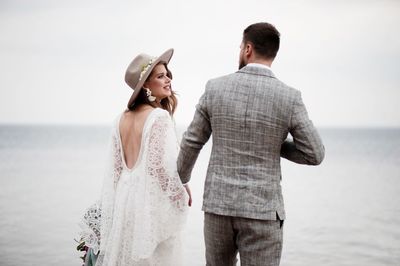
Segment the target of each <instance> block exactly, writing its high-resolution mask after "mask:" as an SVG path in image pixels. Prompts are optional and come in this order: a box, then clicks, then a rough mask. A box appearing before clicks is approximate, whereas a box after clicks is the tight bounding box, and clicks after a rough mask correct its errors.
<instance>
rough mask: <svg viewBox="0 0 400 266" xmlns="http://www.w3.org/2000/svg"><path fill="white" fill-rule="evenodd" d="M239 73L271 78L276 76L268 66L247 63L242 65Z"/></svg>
mask: <svg viewBox="0 0 400 266" xmlns="http://www.w3.org/2000/svg"><path fill="white" fill-rule="evenodd" d="M237 72H238V73H246V74H250V75H258V76H267V77H271V78H276V77H275V75H274V73H272V71H271V70H270V69H268V68H263V67H257V66H252V65H247V66H244V67H242V68H241V69H239V70H238V71H237Z"/></svg>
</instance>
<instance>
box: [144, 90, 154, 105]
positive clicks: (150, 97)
mask: <svg viewBox="0 0 400 266" xmlns="http://www.w3.org/2000/svg"><path fill="white" fill-rule="evenodd" d="M144 89H145V90H146V96H147V99H148V100H149V102H154V101H155V100H156V97H154V96H152V95H151V90H150V89H149V88H144Z"/></svg>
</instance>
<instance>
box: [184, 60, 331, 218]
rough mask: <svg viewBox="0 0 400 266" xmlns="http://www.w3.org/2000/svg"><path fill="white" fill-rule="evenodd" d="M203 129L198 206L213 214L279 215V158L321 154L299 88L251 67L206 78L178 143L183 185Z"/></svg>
mask: <svg viewBox="0 0 400 266" xmlns="http://www.w3.org/2000/svg"><path fill="white" fill-rule="evenodd" d="M288 133H290V134H291V135H292V137H293V141H289V140H287V139H286V138H287V136H288ZM211 134H212V152H211V157H210V162H209V165H208V170H207V177H206V182H205V186H204V198H203V211H205V212H210V213H215V214H219V215H227V216H236V217H246V218H253V219H264V220H275V219H276V218H277V215H278V216H279V218H280V219H285V210H284V204H283V198H282V190H281V184H280V182H281V165H280V159H281V157H284V158H286V159H288V160H291V161H293V162H296V163H300V164H309V165H317V164H320V163H321V161H322V160H323V157H324V146H323V144H322V141H321V139H320V137H319V135H318V132H317V130H316V129H315V127H314V126H313V124H312V122H311V121H310V119H309V118H308V115H307V111H306V108H305V106H304V104H303V102H302V99H301V95H300V92H299V91H298V90H295V89H293V88H290V87H288V86H287V85H285V84H284V83H282V82H281V81H279V80H278V79H277V78H276V77H275V76H274V74H273V73H272V72H271V71H270V70H269V69H266V68H261V67H257V66H251V65H250V66H245V67H243V68H242V69H241V70H239V71H238V72H236V73H233V74H230V75H227V76H223V77H220V78H216V79H212V80H210V81H208V83H207V85H206V90H205V93H204V94H203V95H202V97H201V98H200V100H199V103H198V105H197V106H196V112H195V115H194V118H193V121H192V122H191V124H190V126H189V127H188V129H187V131H186V132H185V133H184V135H183V139H182V143H181V150H180V154H179V157H178V172H179V175H180V177H181V180H182V182H183V183H187V182H189V180H190V175H191V172H192V169H193V166H194V164H195V161H196V159H197V156H198V154H199V152H200V150H201V148H202V147H203V145H204V144H205V143H206V142H207V141H208V139H209V137H210V135H211Z"/></svg>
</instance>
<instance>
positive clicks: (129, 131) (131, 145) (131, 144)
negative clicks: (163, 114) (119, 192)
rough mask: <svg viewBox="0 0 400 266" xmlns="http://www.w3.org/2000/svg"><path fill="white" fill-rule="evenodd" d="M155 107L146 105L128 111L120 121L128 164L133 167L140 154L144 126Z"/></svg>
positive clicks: (123, 147)
mask: <svg viewBox="0 0 400 266" xmlns="http://www.w3.org/2000/svg"><path fill="white" fill-rule="evenodd" d="M152 110H154V108H153V107H150V106H148V107H147V106H146V107H143V108H140V109H137V110H135V111H126V112H124V113H123V114H122V116H121V120H120V121H119V132H120V135H121V136H120V137H121V142H122V149H123V154H124V157H125V158H124V160H125V163H126V166H127V167H128V168H130V169H132V168H133V167H134V166H135V164H136V161H137V159H138V156H139V152H140V148H141V147H140V146H141V141H142V132H143V127H144V124H145V122H146V119H147V117H148V115H149V114H150V112H151V111H152Z"/></svg>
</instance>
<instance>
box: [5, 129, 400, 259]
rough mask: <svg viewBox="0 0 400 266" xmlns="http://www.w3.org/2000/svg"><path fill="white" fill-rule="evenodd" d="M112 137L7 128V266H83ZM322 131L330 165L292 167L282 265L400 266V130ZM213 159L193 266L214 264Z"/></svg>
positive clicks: (201, 168) (192, 216)
mask: <svg viewBox="0 0 400 266" xmlns="http://www.w3.org/2000/svg"><path fill="white" fill-rule="evenodd" d="M109 130H110V129H109V128H107V127H84V126H82V127H78V126H7V125H2V126H0V265H2V266H11V265H15V266H28V265H29V266H31V265H58V266H69V265H81V261H80V259H79V256H80V255H81V254H80V253H79V252H77V251H76V250H75V247H76V243H75V241H74V238H76V237H77V233H78V231H79V227H78V225H77V224H78V222H79V220H80V218H81V216H82V214H83V212H84V210H85V208H86V207H88V206H89V205H90V204H92V203H93V202H94V201H95V200H96V199H97V198H98V196H99V194H100V189H101V182H102V179H103V171H104V162H105V158H106V153H107V147H108V136H109ZM182 131H183V128H181V130H180V131H179V132H180V133H179V134H181V133H182ZM320 132H321V136H322V138H323V141H324V144H325V148H326V157H325V161H324V162H323V163H322V164H321V165H320V166H317V167H314V166H303V165H296V164H293V163H290V162H288V161H286V160H283V161H282V172H283V181H282V186H283V193H284V198H285V205H286V212H287V219H286V221H285V225H284V248H283V255H282V261H281V265H284V266H286V265H287V266H290V265H293V266H295V265H296V266H302V265H304V266H313V265H325V266H339V265H349V266H350V265H352V266H354V265H360V266H368V265H371V266H375V265H400V129H321V130H320ZM209 153H210V144H207V145H206V146H205V147H204V149H203V151H202V152H201V154H200V157H199V159H198V162H197V164H196V166H195V169H194V172H193V177H192V181H191V182H190V185H191V188H192V192H193V199H194V204H193V206H192V208H191V210H190V213H189V218H188V223H187V226H186V228H185V231H184V240H185V245H184V249H185V256H184V259H185V265H205V260H204V243H203V234H202V230H203V214H202V212H201V210H200V209H201V203H202V190H203V183H204V176H205V172H206V167H207V162H208V158H209Z"/></svg>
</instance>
